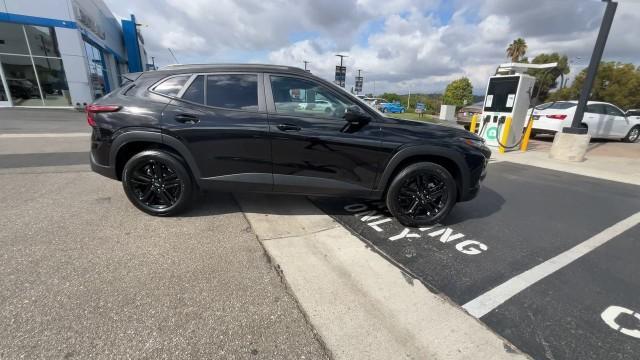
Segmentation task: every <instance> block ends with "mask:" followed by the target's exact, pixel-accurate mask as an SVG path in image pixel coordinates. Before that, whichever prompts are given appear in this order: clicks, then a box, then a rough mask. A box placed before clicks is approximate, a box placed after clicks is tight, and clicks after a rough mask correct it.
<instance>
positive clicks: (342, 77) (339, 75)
mask: <svg viewBox="0 0 640 360" xmlns="http://www.w3.org/2000/svg"><path fill="white" fill-rule="evenodd" d="M346 79H347V67H346V66H340V65H337V66H336V80H335V83H336V85H338V86H342V87H344V84H345V81H346Z"/></svg>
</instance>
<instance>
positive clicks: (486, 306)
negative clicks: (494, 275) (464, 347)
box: [462, 212, 640, 318]
mask: <svg viewBox="0 0 640 360" xmlns="http://www.w3.org/2000/svg"><path fill="white" fill-rule="evenodd" d="M637 224H640V212H637V213H635V214H634V215H631V216H630V217H628V218H626V219H624V220H622V221H620V222H619V223H617V224H615V225H613V226H611V227H609V228H607V229H605V230H603V231H602V232H600V233H598V234H597V235H594V236H593V237H591V238H589V239H588V240H586V241H584V242H582V243H580V244H578V245H576V246H574V247H572V248H571V249H569V250H567V251H565V252H563V253H561V254H559V255H557V256H555V257H553V258H551V259H549V260H547V261H545V262H543V263H542V264H540V265H537V266H535V267H533V268H531V269H529V270H527V271H525V272H523V273H522V274H519V275H517V276H516V277H514V278H511V279H510V280H508V281H506V282H504V283H502V284H500V285H498V286H496V287H495V288H493V289H491V290H489V291H487V292H486V293H484V294H482V295H480V296H478V297H477V298H475V299H473V300H471V301H469V302H468V303H466V304H464V305H463V306H462V307H463V308H464V309H465V310H467V312H469V314H471V315H473V316H475V317H476V318H480V317H482V316H484V315H485V314H487V313H488V312H490V311H491V310H493V309H495V308H496V307H498V306H500V304H502V303H504V302H505V301H507V300H509V299H510V298H512V297H513V296H515V295H517V294H518V293H520V292H521V291H522V290H524V289H526V288H528V287H529V286H531V285H533V284H535V283H536V282H538V281H540V280H542V279H544V278H545V277H547V276H549V275H551V274H553V273H554V272H556V271H558V270H560V269H562V268H563V267H565V266H567V265H569V264H570V263H572V262H574V261H575V260H577V259H579V258H580V257H582V256H584V255H585V254H588V253H589V252H590V251H592V250H594V249H596V248H597V247H599V246H600V245H603V244H605V243H606V242H608V241H609V240H611V239H613V238H615V237H616V236H618V235H620V234H622V233H623V232H625V231H627V230H629V229H630V228H632V227H634V226H635V225H637Z"/></svg>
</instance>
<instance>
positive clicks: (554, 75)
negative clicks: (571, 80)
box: [527, 53, 571, 102]
mask: <svg viewBox="0 0 640 360" xmlns="http://www.w3.org/2000/svg"><path fill="white" fill-rule="evenodd" d="M553 62H557V63H558V66H557V67H556V68H554V69H550V70H549V69H531V70H529V71H527V73H528V74H529V75H531V76H535V77H536V79H537V81H536V85H535V88H534V89H533V94H532V95H534V96H535V95H538V99H540V101H542V102H544V101H545V100H546V99H547V97H548V96H549V91H550V90H551V89H556V88H558V87H562V82H563V81H564V76H565V75H567V74H569V72H570V71H571V70H570V68H569V59H568V58H567V56H566V55H560V54H558V53H552V54H540V55H538V56H536V57H535V58H533V60H532V61H531V63H532V64H548V63H553ZM558 78H560V83H558Z"/></svg>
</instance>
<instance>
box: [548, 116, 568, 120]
mask: <svg viewBox="0 0 640 360" xmlns="http://www.w3.org/2000/svg"><path fill="white" fill-rule="evenodd" d="M546 116H547V117H548V118H549V119H556V120H564V119H566V118H567V115H546Z"/></svg>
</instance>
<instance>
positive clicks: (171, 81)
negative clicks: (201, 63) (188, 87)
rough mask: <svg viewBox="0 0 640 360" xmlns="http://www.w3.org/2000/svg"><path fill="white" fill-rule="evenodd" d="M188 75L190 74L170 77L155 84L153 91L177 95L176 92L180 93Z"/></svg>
mask: <svg viewBox="0 0 640 360" xmlns="http://www.w3.org/2000/svg"><path fill="white" fill-rule="evenodd" d="M189 77H191V75H180V76H174V77H170V78H168V79H166V80H164V81H162V82H161V83H160V84H158V85H156V86H155V87H154V88H153V91H154V92H157V93H160V94H164V95H168V96H178V93H180V90H182V87H183V86H184V84H185V83H186V82H187V80H189Z"/></svg>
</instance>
